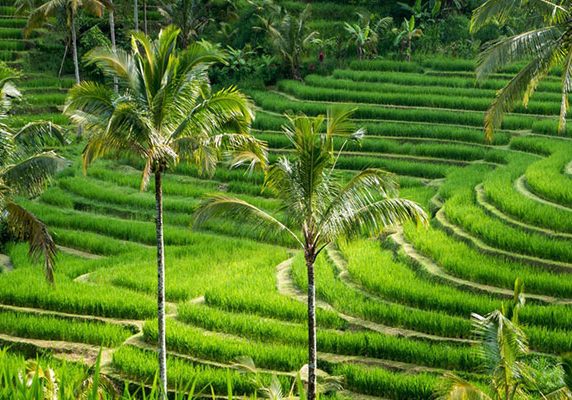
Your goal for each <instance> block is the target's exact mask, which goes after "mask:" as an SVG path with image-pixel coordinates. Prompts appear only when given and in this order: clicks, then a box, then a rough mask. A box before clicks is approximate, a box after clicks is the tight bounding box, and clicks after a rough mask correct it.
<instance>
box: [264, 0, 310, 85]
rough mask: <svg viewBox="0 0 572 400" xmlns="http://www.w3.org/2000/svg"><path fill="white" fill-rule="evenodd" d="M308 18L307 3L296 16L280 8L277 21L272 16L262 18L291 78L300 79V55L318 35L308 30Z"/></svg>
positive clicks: (308, 7) (308, 8) (308, 9)
mask: <svg viewBox="0 0 572 400" xmlns="http://www.w3.org/2000/svg"><path fill="white" fill-rule="evenodd" d="M309 18H310V6H309V5H307V6H306V8H304V10H303V11H302V12H301V13H300V14H299V15H298V16H297V17H295V16H293V15H291V14H290V13H289V12H288V11H285V10H282V9H281V10H280V15H279V16H278V18H277V19H278V20H277V21H274V20H273V17H270V18H267V19H262V22H263V25H264V28H265V29H266V30H267V32H268V34H269V35H270V40H271V42H272V46H274V48H275V49H276V51H277V52H278V53H279V54H280V56H281V57H282V59H283V60H284V63H285V64H287V65H288V67H289V68H290V73H291V75H292V78H294V79H297V80H301V79H302V75H301V73H300V64H301V62H302V56H303V55H304V52H305V51H306V50H307V49H308V47H309V46H310V44H311V43H312V41H313V40H314V39H315V38H316V37H317V36H318V32H316V31H311V32H309V31H308V27H307V22H308V20H309Z"/></svg>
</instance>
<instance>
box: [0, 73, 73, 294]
mask: <svg viewBox="0 0 572 400" xmlns="http://www.w3.org/2000/svg"><path fill="white" fill-rule="evenodd" d="M8 79H9V78H8V77H4V79H0V85H1V88H0V118H2V119H4V118H6V117H7V113H8V111H9V110H10V107H11V104H12V100H13V99H15V98H18V97H20V92H19V91H18V90H17V89H16V88H15V87H14V86H13V85H12V84H11V83H10V82H9V80H8ZM54 140H57V141H58V142H60V143H62V144H63V143H65V139H64V137H63V135H62V130H61V128H60V127H58V126H57V125H53V124H51V123H50V122H41V121H38V122H33V123H30V124H28V125H25V126H24V127H22V128H20V129H18V130H13V129H12V128H10V127H9V126H7V125H5V124H4V123H0V223H2V222H4V223H6V224H7V226H8V228H9V229H10V230H11V232H12V233H13V234H14V235H15V236H16V237H17V238H19V239H21V240H26V241H28V243H29V245H30V255H31V256H32V258H34V259H39V258H40V257H43V264H44V273H45V275H46V278H47V279H48V281H49V282H52V283H53V282H54V265H55V255H56V245H55V243H54V241H53V239H52V237H51V235H50V233H49V232H48V229H47V228H46V226H45V225H44V223H43V222H42V221H40V220H39V219H38V218H37V217H36V216H35V215H34V214H32V213H31V212H29V211H28V210H26V209H25V208H24V207H23V206H21V205H19V204H18V201H17V200H16V196H25V197H35V196H37V195H39V194H40V193H41V192H42V190H43V189H44V188H45V186H46V184H47V183H48V182H49V180H50V178H51V177H52V176H53V174H54V173H56V172H57V171H59V170H60V169H61V168H63V167H64V166H65V160H64V159H62V158H61V157H59V156H57V155H56V154H55V153H54V152H53V151H43V148H44V147H45V145H46V144H48V143H52V142H53V141H54Z"/></svg>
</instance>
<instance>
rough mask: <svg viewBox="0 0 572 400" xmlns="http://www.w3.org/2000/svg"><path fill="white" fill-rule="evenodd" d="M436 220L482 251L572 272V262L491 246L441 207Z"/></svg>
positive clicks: (451, 232) (450, 232)
mask: <svg viewBox="0 0 572 400" xmlns="http://www.w3.org/2000/svg"><path fill="white" fill-rule="evenodd" d="M435 221H436V222H437V223H438V225H439V227H440V228H441V229H443V230H444V231H445V232H448V233H449V234H452V235H453V236H456V237H457V238H459V239H461V240H463V241H465V242H466V243H469V244H471V245H472V246H474V247H475V248H477V249H479V250H480V251H482V252H483V253H485V254H490V255H494V256H499V257H505V258H508V259H511V260H514V261H517V262H525V263H528V264H532V265H537V266H541V267H546V268H548V269H552V270H559V271H565V272H571V271H572V264H570V263H566V262H561V261H555V260H547V259H544V258H539V257H533V256H527V255H523V254H517V253H512V252H510V251H507V250H502V249H498V248H496V247H492V246H489V245H488V244H486V243H485V242H483V241H482V240H481V239H479V238H477V237H475V236H473V235H471V234H470V233H468V232H466V231H465V230H464V229H462V228H461V227H459V226H457V225H455V224H453V223H452V222H450V221H449V220H448V219H447V217H446V215H445V212H444V211H443V209H440V210H439V211H437V213H436V214H435Z"/></svg>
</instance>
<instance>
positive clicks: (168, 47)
mask: <svg viewBox="0 0 572 400" xmlns="http://www.w3.org/2000/svg"><path fill="white" fill-rule="evenodd" d="M178 35H179V30H178V29H176V28H175V27H173V26H169V27H167V28H165V29H163V30H162V31H161V32H160V33H159V37H158V39H157V40H155V41H152V40H151V39H150V38H149V37H147V36H146V35H144V34H143V33H135V34H134V35H133V36H132V39H131V53H130V54H128V53H127V52H124V51H122V50H119V49H118V50H116V51H110V50H109V49H96V50H93V51H92V52H91V53H90V54H88V55H87V58H88V60H89V62H90V63H92V64H95V65H97V66H98V67H99V68H100V69H101V70H102V71H103V72H104V74H106V75H108V76H110V77H116V78H117V80H118V82H119V87H120V93H119V94H117V93H115V92H114V91H113V90H111V89H110V88H108V87H106V86H104V85H101V84H98V83H94V82H83V83H80V84H79V85H76V86H74V87H73V88H72V89H71V90H70V92H69V96H68V99H67V102H66V105H65V110H64V112H65V113H66V114H67V115H69V116H70V118H71V120H72V121H73V122H74V123H76V124H78V125H82V126H85V128H86V130H87V131H88V132H89V134H90V137H89V141H88V144H87V146H86V147H85V150H84V152H83V163H84V168H87V167H88V165H89V164H90V163H91V162H92V161H94V160H95V159H96V158H98V157H101V156H104V155H106V154H109V153H115V154H118V153H129V154H132V155H134V156H136V157H139V158H141V159H142V160H143V161H144V162H145V167H144V169H143V177H142V182H141V188H142V189H145V188H146V187H147V185H148V183H149V179H150V177H151V175H154V177H155V199H156V208H157V224H156V230H157V270H158V295H157V302H158V304H157V306H158V320H159V322H158V323H159V327H158V329H159V366H160V381H161V387H162V389H163V393H164V394H165V393H166V388H167V370H166V348H165V259H164V243H163V194H162V178H163V174H164V173H166V172H167V171H168V170H169V168H171V167H173V166H175V165H176V164H177V163H179V162H181V161H186V162H191V163H195V164H196V165H197V166H198V168H199V171H200V172H204V173H212V172H214V168H215V167H216V164H217V161H218V160H219V159H220V156H221V154H222V152H223V150H227V149H228V150H235V149H241V150H244V152H242V153H241V157H242V160H244V159H245V158H247V157H249V156H252V159H253V160H254V159H257V158H263V157H262V152H261V148H260V145H259V143H258V142H257V141H256V140H255V139H254V138H253V137H252V136H250V135H249V131H250V124H251V121H252V119H253V111H252V110H253V107H252V104H251V103H250V101H249V100H248V99H247V97H246V96H244V95H243V94H242V93H240V92H239V91H238V90H237V89H236V88H234V87H230V88H226V89H221V90H219V91H218V92H214V93H213V92H212V91H211V87H210V84H209V79H208V68H209V67H210V66H211V65H212V64H214V63H216V62H220V61H222V60H223V54H222V53H220V51H219V50H217V49H216V48H215V47H214V46H211V45H209V44H208V43H205V42H200V43H193V44H191V45H190V46H189V47H188V49H187V50H185V51H180V52H179V51H177V49H176V42H177V37H178Z"/></svg>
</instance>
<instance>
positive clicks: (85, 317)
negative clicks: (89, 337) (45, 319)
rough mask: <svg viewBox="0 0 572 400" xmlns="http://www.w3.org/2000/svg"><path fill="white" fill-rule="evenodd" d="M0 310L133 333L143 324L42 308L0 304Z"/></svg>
mask: <svg viewBox="0 0 572 400" xmlns="http://www.w3.org/2000/svg"><path fill="white" fill-rule="evenodd" d="M0 310H6V311H14V312H20V313H28V314H37V315H47V316H53V317H58V318H66V319H74V320H83V321H97V322H104V323H106V324H113V325H120V326H123V327H127V328H129V329H132V330H133V331H135V332H140V331H141V330H142V329H143V324H144V322H145V321H142V320H134V319H120V318H109V317H99V316H95V315H85V314H71V313H66V312H62V311H52V310H44V309H42V308H33V307H21V306H13V305H10V304H0Z"/></svg>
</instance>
